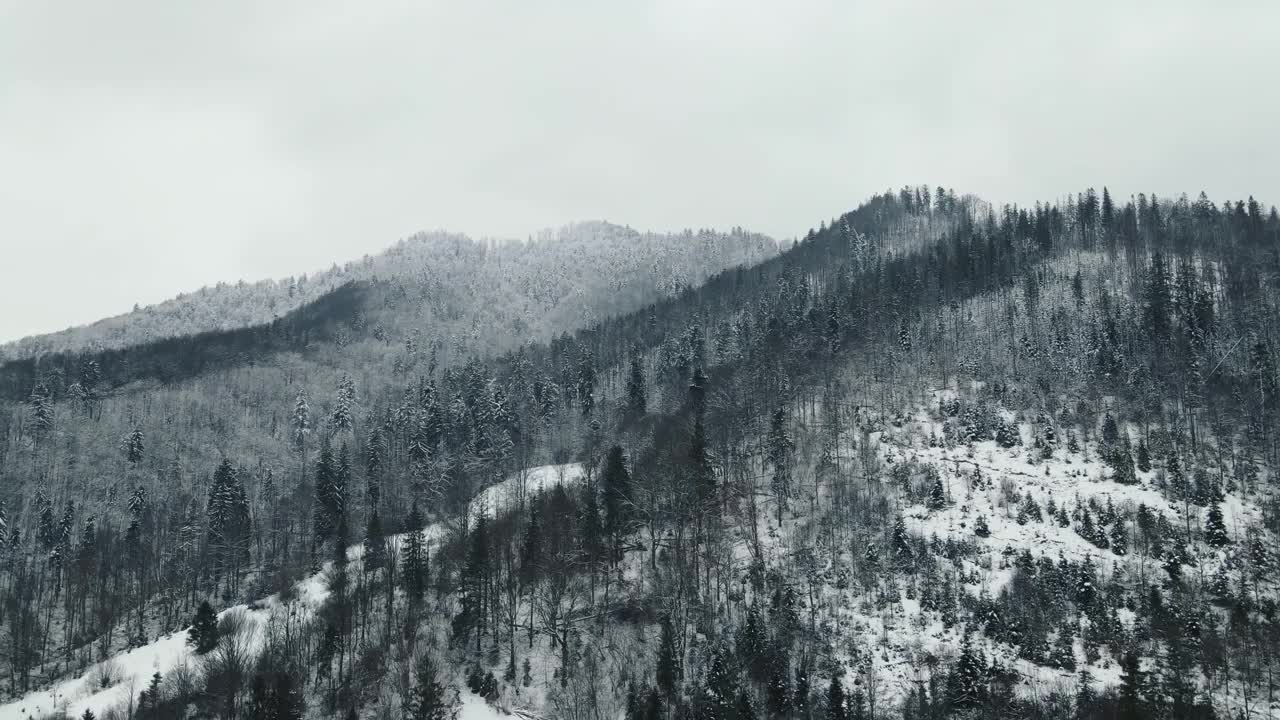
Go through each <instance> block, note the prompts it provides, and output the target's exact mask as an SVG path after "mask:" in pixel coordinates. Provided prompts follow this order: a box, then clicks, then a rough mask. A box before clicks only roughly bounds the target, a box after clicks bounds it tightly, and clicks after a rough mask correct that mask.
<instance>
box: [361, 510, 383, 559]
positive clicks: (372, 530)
mask: <svg viewBox="0 0 1280 720" xmlns="http://www.w3.org/2000/svg"><path fill="white" fill-rule="evenodd" d="M386 564H387V546H386V542H385V540H384V538H383V533H382V518H380V517H378V511H377V509H376V508H375V509H374V511H373V512H372V513H370V514H369V524H368V526H367V527H366V528H365V536H364V568H365V570H368V571H373V572H376V571H378V570H381V569H382V568H383V567H385V566H386Z"/></svg>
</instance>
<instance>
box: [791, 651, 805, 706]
mask: <svg viewBox="0 0 1280 720" xmlns="http://www.w3.org/2000/svg"><path fill="white" fill-rule="evenodd" d="M791 709H792V710H793V711H794V712H795V715H796V717H798V718H807V717H809V669H808V668H807V667H805V664H804V663H799V664H798V665H796V687H795V692H794V693H793V694H792V696H791Z"/></svg>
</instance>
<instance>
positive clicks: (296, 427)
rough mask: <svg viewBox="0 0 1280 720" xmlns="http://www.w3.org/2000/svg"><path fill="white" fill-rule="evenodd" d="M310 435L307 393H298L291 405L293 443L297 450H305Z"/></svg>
mask: <svg viewBox="0 0 1280 720" xmlns="http://www.w3.org/2000/svg"><path fill="white" fill-rule="evenodd" d="M310 434H311V406H310V405H309V404H308V403H307V391H306V389H302V390H299V391H298V397H297V399H296V400H295V401H294V404H293V443H294V447H297V448H298V449H299V450H305V449H306V443H307V436H308V435H310Z"/></svg>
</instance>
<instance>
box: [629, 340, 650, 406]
mask: <svg viewBox="0 0 1280 720" xmlns="http://www.w3.org/2000/svg"><path fill="white" fill-rule="evenodd" d="M647 405H648V393H647V392H646V391H645V382H644V365H643V364H642V357H641V356H640V354H639V352H637V351H633V352H632V355H631V372H630V374H629V375H628V376H627V412H629V413H630V414H631V415H632V417H641V416H643V415H644V414H645V411H646V409H647Z"/></svg>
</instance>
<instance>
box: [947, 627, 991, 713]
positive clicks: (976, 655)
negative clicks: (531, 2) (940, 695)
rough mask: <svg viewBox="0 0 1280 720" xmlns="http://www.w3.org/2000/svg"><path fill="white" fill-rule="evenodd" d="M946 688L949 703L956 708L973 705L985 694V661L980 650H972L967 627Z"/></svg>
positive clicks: (983, 697) (984, 696)
mask: <svg viewBox="0 0 1280 720" xmlns="http://www.w3.org/2000/svg"><path fill="white" fill-rule="evenodd" d="M947 689H948V695H949V699H950V700H951V704H952V705H953V706H954V707H958V708H969V707H975V706H977V705H978V704H980V703H981V702H982V701H983V700H985V699H986V696H987V688H986V662H985V661H984V659H983V657H982V653H981V651H975V650H974V648H973V643H972V639H971V637H970V635H969V630H968V629H967V628H966V629H965V633H964V639H963V640H962V641H961V644H960V657H959V659H957V660H956V666H955V667H954V668H953V669H952V671H951V675H950V677H949V678H948V680H947Z"/></svg>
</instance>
